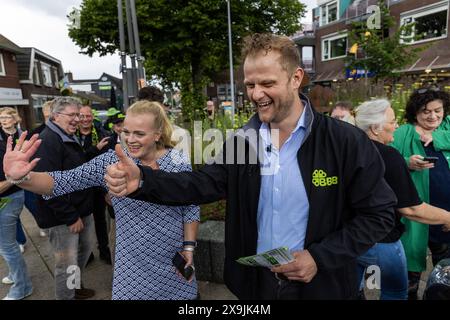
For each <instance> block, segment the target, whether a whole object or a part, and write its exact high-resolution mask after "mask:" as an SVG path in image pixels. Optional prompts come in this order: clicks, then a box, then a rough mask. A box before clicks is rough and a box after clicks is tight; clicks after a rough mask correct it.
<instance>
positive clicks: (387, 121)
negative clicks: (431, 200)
mask: <svg viewBox="0 0 450 320" xmlns="http://www.w3.org/2000/svg"><path fill="white" fill-rule="evenodd" d="M355 113H356V117H355V120H356V126H357V127H359V128H360V129H362V130H363V131H364V132H366V133H367V136H368V137H369V138H370V139H371V140H373V142H374V144H375V146H376V147H377V149H378V151H379V152H380V155H381V157H382V158H383V161H384V164H385V166H386V171H385V173H384V178H385V180H386V182H387V183H388V184H389V186H390V187H391V188H392V190H393V191H394V193H395V195H396V197H397V205H396V207H395V209H396V224H395V227H394V229H393V230H392V231H391V232H390V233H389V234H388V235H387V236H386V237H385V238H384V239H382V240H380V241H379V242H378V243H377V244H375V245H374V246H373V247H372V248H370V249H369V250H368V251H367V252H366V253H365V254H363V255H362V256H360V257H358V273H359V276H360V279H361V280H363V276H364V271H365V269H366V268H367V267H369V266H371V265H376V266H379V268H380V276H381V278H380V285H381V296H380V299H381V300H406V299H407V297H408V272H407V271H408V270H407V266H406V256H405V251H404V249H403V245H402V243H401V241H400V237H401V235H402V234H403V232H404V230H405V226H404V225H403V223H401V221H400V218H401V217H402V216H404V217H406V218H408V219H410V220H412V221H417V222H421V223H426V224H444V225H445V227H446V229H450V212H448V211H446V210H443V209H440V208H437V207H433V206H430V205H429V204H427V203H425V202H423V201H422V200H420V198H419V195H418V194H417V190H416V187H415V186H414V183H413V181H412V179H411V176H410V174H409V169H408V167H407V166H406V163H405V161H404V159H403V157H402V156H401V154H400V153H399V152H398V151H397V150H396V149H394V148H392V147H390V146H388V144H389V143H392V141H393V140H394V131H395V129H396V128H397V127H398V124H397V120H396V118H395V114H394V110H393V109H392V108H391V104H390V103H389V101H388V100H386V99H377V100H371V101H367V102H364V103H363V104H361V105H360V106H359V107H358V108H357V109H356V112H355Z"/></svg>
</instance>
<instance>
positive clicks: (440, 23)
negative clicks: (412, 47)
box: [401, 1, 448, 44]
mask: <svg viewBox="0 0 450 320" xmlns="http://www.w3.org/2000/svg"><path fill="white" fill-rule="evenodd" d="M447 15H448V1H444V2H439V3H437V4H433V5H431V6H427V7H425V8H421V9H419V10H415V11H414V12H409V13H408V14H403V15H401V23H402V24H403V25H405V24H410V23H414V26H413V29H412V31H411V32H410V33H409V34H404V35H403V37H402V39H401V42H402V43H410V44H414V43H421V42H426V41H430V40H437V39H443V38H446V37H447Z"/></svg>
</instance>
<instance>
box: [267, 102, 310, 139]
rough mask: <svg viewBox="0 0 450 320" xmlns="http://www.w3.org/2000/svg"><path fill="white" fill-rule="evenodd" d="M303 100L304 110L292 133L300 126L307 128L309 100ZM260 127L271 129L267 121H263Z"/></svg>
mask: <svg viewBox="0 0 450 320" xmlns="http://www.w3.org/2000/svg"><path fill="white" fill-rule="evenodd" d="M301 101H302V104H303V111H302V114H301V116H300V118H299V119H298V121H297V125H296V126H295V128H294V130H293V131H292V133H291V135H292V134H294V133H296V132H297V131H298V130H299V129H300V128H303V129H306V125H305V123H306V116H305V114H306V107H307V105H308V101H307V100H303V99H302V100H301ZM260 129H263V130H267V131H270V128H269V124H268V123H266V122H263V123H261V127H260Z"/></svg>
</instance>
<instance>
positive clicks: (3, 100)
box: [0, 99, 30, 107]
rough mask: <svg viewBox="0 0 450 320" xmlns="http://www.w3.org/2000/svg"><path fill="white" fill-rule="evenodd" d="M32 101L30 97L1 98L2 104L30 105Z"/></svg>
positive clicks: (0, 104)
mask: <svg viewBox="0 0 450 320" xmlns="http://www.w3.org/2000/svg"><path fill="white" fill-rule="evenodd" d="M29 104H30V101H29V100H28V99H19V100H6V99H0V106H3V107H4V106H26V105H29Z"/></svg>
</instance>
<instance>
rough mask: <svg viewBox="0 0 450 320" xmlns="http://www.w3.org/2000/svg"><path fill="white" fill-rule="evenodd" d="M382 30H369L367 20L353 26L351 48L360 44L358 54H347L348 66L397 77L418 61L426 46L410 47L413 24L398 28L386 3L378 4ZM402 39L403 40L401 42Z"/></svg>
mask: <svg viewBox="0 0 450 320" xmlns="http://www.w3.org/2000/svg"><path fill="white" fill-rule="evenodd" d="M378 6H379V8H380V14H381V20H380V22H381V23H380V28H369V27H368V25H370V24H368V23H367V21H360V22H354V23H352V26H351V28H350V30H349V31H348V40H349V47H350V46H351V45H352V44H355V43H357V44H358V52H357V53H356V54H351V53H350V54H349V55H347V58H346V62H347V67H348V68H350V69H363V70H369V71H372V72H375V77H377V78H385V77H391V78H392V77H395V76H396V71H399V70H401V69H402V68H404V67H405V66H407V65H408V64H410V63H412V62H414V61H415V60H417V53H418V52H420V51H422V50H424V49H425V48H426V46H421V47H417V46H410V45H408V44H407V43H406V42H407V39H408V37H407V35H410V34H411V31H412V28H413V27H414V25H413V24H407V25H402V26H397V25H396V23H395V19H394V18H393V17H392V16H391V15H390V12H389V8H388V7H387V6H386V4H385V3H384V1H379V3H378ZM402 39H403V41H401V40H402Z"/></svg>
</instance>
